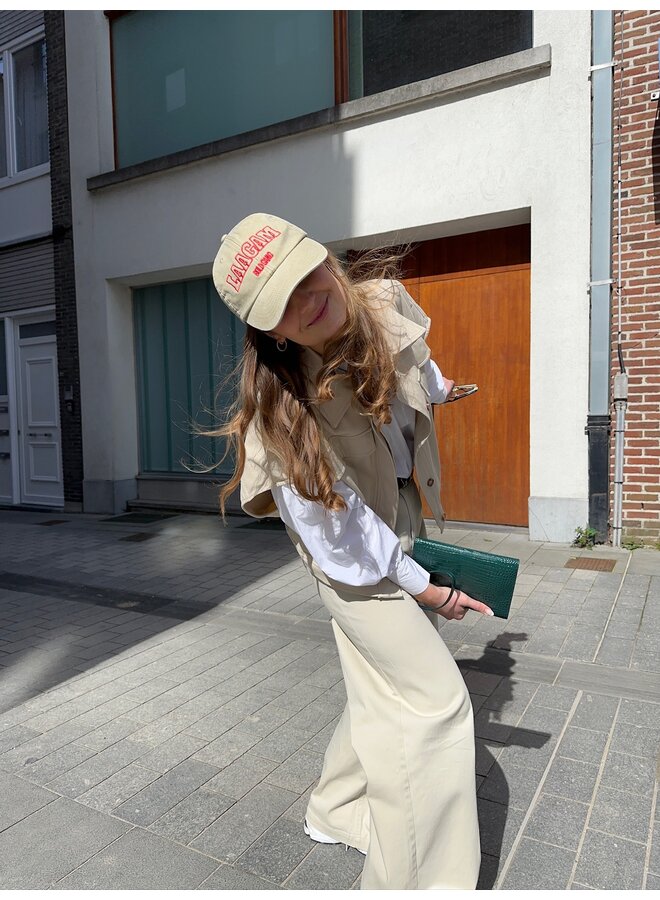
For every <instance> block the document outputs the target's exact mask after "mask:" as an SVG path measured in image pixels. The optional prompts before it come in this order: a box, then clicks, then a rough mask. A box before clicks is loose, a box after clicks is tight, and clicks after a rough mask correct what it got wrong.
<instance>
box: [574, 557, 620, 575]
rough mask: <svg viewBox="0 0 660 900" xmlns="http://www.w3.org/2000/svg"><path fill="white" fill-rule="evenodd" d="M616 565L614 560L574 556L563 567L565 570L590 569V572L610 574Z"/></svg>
mask: <svg viewBox="0 0 660 900" xmlns="http://www.w3.org/2000/svg"><path fill="white" fill-rule="evenodd" d="M615 565H616V560H615V559H607V557H605V558H602V557H601V558H600V559H588V558H587V557H585V556H578V557H576V556H574V557H573V559H569V561H568V562H567V563H566V565H565V566H564V568H565V569H591V571H592V572H611V571H612V569H613V568H614V566H615Z"/></svg>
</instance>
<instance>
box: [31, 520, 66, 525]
mask: <svg viewBox="0 0 660 900" xmlns="http://www.w3.org/2000/svg"><path fill="white" fill-rule="evenodd" d="M68 521H69V520H68V519H49V520H48V521H47V522H37V525H66V523H67V522H68Z"/></svg>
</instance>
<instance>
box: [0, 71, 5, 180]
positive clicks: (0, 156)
mask: <svg viewBox="0 0 660 900" xmlns="http://www.w3.org/2000/svg"><path fill="white" fill-rule="evenodd" d="M4 66H5V63H4V59H3V58H2V54H1V53H0V178H3V177H4V176H5V175H6V174H7V135H6V126H5V68H4Z"/></svg>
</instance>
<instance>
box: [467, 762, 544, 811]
mask: <svg viewBox="0 0 660 900" xmlns="http://www.w3.org/2000/svg"><path fill="white" fill-rule="evenodd" d="M539 779H540V773H538V772H533V771H530V770H529V769H527V768H524V767H522V766H510V767H509V768H508V769H507V772H506V774H505V772H504V770H503V769H502V767H501V766H500V764H499V761H498V762H496V764H495V765H494V766H493V767H492V768H491V770H490V772H489V774H488V777H487V778H486V780H485V781H484V782H483V784H482V785H481V787H480V788H479V791H478V793H477V795H478V796H479V797H481V798H483V799H484V800H494V801H495V802H496V803H502V804H504V805H505V806H510V807H513V808H515V809H523V810H525V809H527V807H528V806H529V804H530V803H531V802H532V798H533V796H534V793H535V792H536V789H537V787H538V783H539Z"/></svg>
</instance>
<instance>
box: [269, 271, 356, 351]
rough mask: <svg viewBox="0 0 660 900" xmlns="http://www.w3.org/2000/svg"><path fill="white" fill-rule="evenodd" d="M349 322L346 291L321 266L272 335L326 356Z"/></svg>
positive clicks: (298, 291)
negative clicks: (340, 330) (339, 333)
mask: <svg viewBox="0 0 660 900" xmlns="http://www.w3.org/2000/svg"><path fill="white" fill-rule="evenodd" d="M345 321H346V300H345V298H344V292H343V289H342V287H341V285H340V284H339V282H338V281H337V279H336V278H335V277H334V275H333V274H332V272H331V271H330V270H329V269H328V267H327V266H326V265H325V263H321V265H320V266H318V268H316V269H314V271H313V272H311V273H310V274H309V275H308V276H307V278H305V279H304V280H303V281H301V282H300V284H299V285H298V287H297V288H296V289H295V291H294V292H293V294H291V297H290V298H289V302H288V303H287V305H286V309H285V311H284V315H283V316H282V319H281V321H280V322H279V324H278V325H277V326H276V327H275V328H274V329H273V331H271V332H269V333H270V334H271V335H272V336H273V337H274V338H275V339H276V340H279V339H282V338H286V339H287V340H289V341H294V342H295V343H296V344H300V345H301V346H302V347H311V348H312V350H316V352H317V353H321V354H322V353H323V348H324V346H325V344H326V343H327V342H328V341H329V340H331V339H332V338H333V337H334V336H335V335H336V334H337V332H338V331H339V329H340V328H341V327H342V325H343V324H344V322H345Z"/></svg>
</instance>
